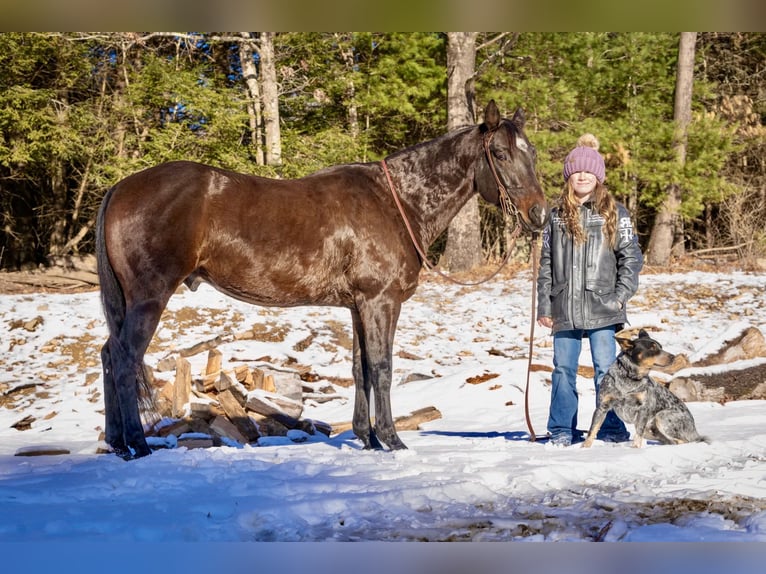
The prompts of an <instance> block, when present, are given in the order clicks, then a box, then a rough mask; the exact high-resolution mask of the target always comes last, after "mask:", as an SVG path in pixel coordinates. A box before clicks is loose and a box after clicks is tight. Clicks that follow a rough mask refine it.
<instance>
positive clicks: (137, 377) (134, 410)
mask: <svg viewBox="0 0 766 574" xmlns="http://www.w3.org/2000/svg"><path fill="white" fill-rule="evenodd" d="M164 308H165V305H164V303H162V302H160V301H157V300H152V301H145V302H143V303H141V304H139V305H133V306H131V307H129V308H128V310H127V312H126V314H125V321H124V322H123V324H122V329H121V330H120V336H119V339H118V340H113V341H112V344H111V345H110V347H109V353H110V355H111V364H112V366H113V368H114V373H113V376H114V388H115V393H114V395H115V398H113V399H112V400H116V402H117V404H118V406H119V409H118V414H116V415H115V418H116V417H119V418H120V419H121V420H122V443H121V442H120V440H119V439H116V444H117V445H120V444H124V445H125V447H126V451H127V452H126V457H127V458H130V456H129V455H132V457H135V458H138V457H142V456H146V455H148V454H151V450H150V449H149V446H148V445H147V443H146V437H145V436H144V429H143V425H142V423H141V414H140V410H139V399H140V398H141V397H142V395H143V394H144V393H145V392H147V389H146V388H145V387H146V380H145V375H144V353H145V352H146V349H147V347H148V346H149V343H150V341H151V339H152V336H153V335H154V331H155V329H156V328H157V324H158V323H159V319H160V315H161V314H162V310H163V309H164ZM105 399H106V400H109V399H107V398H106V397H105ZM107 425H108V422H107ZM110 444H112V443H110ZM112 446H114V444H112Z"/></svg>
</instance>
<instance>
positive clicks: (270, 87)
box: [260, 32, 282, 165]
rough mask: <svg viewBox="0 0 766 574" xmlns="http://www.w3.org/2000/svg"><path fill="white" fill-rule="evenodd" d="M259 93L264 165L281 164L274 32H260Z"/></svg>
mask: <svg viewBox="0 0 766 574" xmlns="http://www.w3.org/2000/svg"><path fill="white" fill-rule="evenodd" d="M260 55H261V76H260V81H261V93H262V95H263V125H264V129H265V136H266V165H281V164H282V136H281V132H280V129H279V85H278V84H277V68H276V61H275V58H274V32H261V51H260Z"/></svg>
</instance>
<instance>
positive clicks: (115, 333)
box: [96, 187, 156, 413]
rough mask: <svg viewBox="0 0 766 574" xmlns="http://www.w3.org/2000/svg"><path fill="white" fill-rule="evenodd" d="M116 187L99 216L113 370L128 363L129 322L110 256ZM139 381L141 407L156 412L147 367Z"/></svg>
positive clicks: (98, 246) (99, 246)
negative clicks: (124, 336) (125, 336)
mask: <svg viewBox="0 0 766 574" xmlns="http://www.w3.org/2000/svg"><path fill="white" fill-rule="evenodd" d="M114 189H115V188H114V187H112V188H110V189H109V190H108V191H107V192H106V193H105V194H104V199H102V200H101V207H100V208H99V210H98V215H97V216H96V271H97V272H98V281H99V286H100V289H101V306H102V308H103V310H104V317H105V318H106V326H107V328H108V329H109V340H108V341H107V348H108V350H109V356H110V357H111V361H112V368H114V367H113V365H114V363H115V361H124V360H126V357H125V350H124V348H123V346H122V344H121V342H120V332H121V331H122V325H123V323H124V322H125V312H126V305H125V294H124V292H123V290H122V286H121V285H120V281H119V280H118V279H117V275H116V274H115V273H114V268H113V267H112V263H111V262H110V261H109V255H108V254H107V252H106V230H105V223H104V219H105V216H106V210H107V208H108V207H109V201H110V200H111V198H112V194H113V193H114ZM141 367H142V368H141V369H139V375H138V377H137V379H138V381H137V385H136V387H137V388H136V392H137V395H138V404H139V406H140V408H141V410H142V411H144V412H145V413H150V412H154V411H155V410H156V409H155V406H156V405H155V403H154V392H153V388H152V384H151V376H150V374H149V373H148V372H147V369H146V365H141Z"/></svg>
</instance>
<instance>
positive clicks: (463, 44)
mask: <svg viewBox="0 0 766 574" xmlns="http://www.w3.org/2000/svg"><path fill="white" fill-rule="evenodd" d="M477 37H478V33H477V32H448V33H447V129H448V130H450V131H451V130H454V129H456V128H459V127H463V126H467V125H473V124H474V123H476V118H475V114H474V102H475V86H474V82H473V77H474V73H475V71H476V38H477ZM481 261H482V253H481V231H480V216H479V198H478V196H473V197H472V198H471V199H470V200H468V203H466V204H465V206H464V207H463V209H461V210H460V213H458V214H457V216H456V217H455V218H454V219H453V220H452V222H451V223H450V225H449V228H448V230H447V245H446V247H445V249H444V255H443V256H442V259H441V264H442V266H443V267H444V268H445V269H448V270H450V271H468V270H469V269H472V268H474V267H476V266H478V265H479V264H481Z"/></svg>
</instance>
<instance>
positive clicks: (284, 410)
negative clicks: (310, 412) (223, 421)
mask: <svg viewBox="0 0 766 574" xmlns="http://www.w3.org/2000/svg"><path fill="white" fill-rule="evenodd" d="M245 406H246V408H247V409H249V410H251V411H253V412H254V413H258V414H259V415H262V416H265V417H269V416H275V415H287V416H289V417H293V418H298V417H300V416H301V413H302V412H303V403H302V402H301V401H294V400H292V399H290V398H287V397H284V396H282V395H278V394H276V393H270V392H268V391H262V390H258V389H256V390H254V391H250V392H249V393H248V394H247V403H246V404H245Z"/></svg>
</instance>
